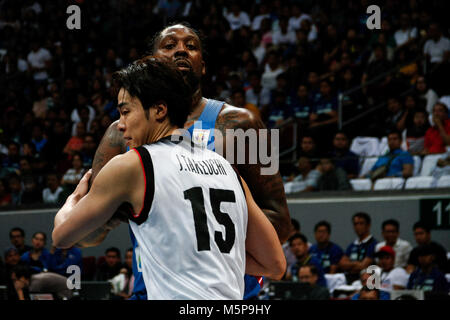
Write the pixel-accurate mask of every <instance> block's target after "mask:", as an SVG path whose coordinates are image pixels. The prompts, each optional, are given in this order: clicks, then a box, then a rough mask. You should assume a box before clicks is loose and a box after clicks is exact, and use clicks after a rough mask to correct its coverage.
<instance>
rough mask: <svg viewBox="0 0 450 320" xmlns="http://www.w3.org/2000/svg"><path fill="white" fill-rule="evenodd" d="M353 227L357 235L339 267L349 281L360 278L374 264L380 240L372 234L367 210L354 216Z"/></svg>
mask: <svg viewBox="0 0 450 320" xmlns="http://www.w3.org/2000/svg"><path fill="white" fill-rule="evenodd" d="M352 222H353V229H354V231H355V233H356V235H357V238H356V240H355V241H353V242H352V243H350V244H349V245H348V247H347V250H345V254H344V255H343V256H342V258H341V261H339V268H340V269H341V270H343V271H344V272H345V276H346V278H347V282H348V283H352V282H353V281H356V280H358V279H359V274H360V272H361V271H362V270H364V269H366V268H367V267H368V266H370V265H372V264H374V257H375V246H376V245H377V243H378V241H377V240H376V239H375V238H374V237H373V236H372V235H371V234H370V225H371V218H370V216H369V215H368V214H367V213H365V212H357V213H355V214H354V215H353V217H352Z"/></svg>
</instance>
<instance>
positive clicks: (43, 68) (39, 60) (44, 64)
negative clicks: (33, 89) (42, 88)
mask: <svg viewBox="0 0 450 320" xmlns="http://www.w3.org/2000/svg"><path fill="white" fill-rule="evenodd" d="M51 60H52V55H51V54H50V51H48V50H47V49H45V48H43V47H42V46H41V45H40V44H39V42H38V41H36V40H34V41H32V43H31V51H30V53H28V56H27V61H28V66H29V70H30V72H31V74H32V75H33V79H34V81H36V82H45V81H46V80H47V79H48V73H47V70H48V68H49V67H50V63H51Z"/></svg>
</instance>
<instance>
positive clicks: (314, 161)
mask: <svg viewBox="0 0 450 320" xmlns="http://www.w3.org/2000/svg"><path fill="white" fill-rule="evenodd" d="M297 154H298V158H299V159H300V157H307V158H309V159H310V161H311V165H312V167H313V168H315V167H316V166H317V165H318V164H319V158H320V154H319V151H318V148H317V143H316V141H315V139H314V137H313V136H312V135H311V134H308V133H307V134H305V135H303V137H302V138H301V139H300V149H299V150H298V153H297Z"/></svg>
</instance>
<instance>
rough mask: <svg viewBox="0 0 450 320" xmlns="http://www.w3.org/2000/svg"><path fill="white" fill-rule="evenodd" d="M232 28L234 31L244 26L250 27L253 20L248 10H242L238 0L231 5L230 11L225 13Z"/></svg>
mask: <svg viewBox="0 0 450 320" xmlns="http://www.w3.org/2000/svg"><path fill="white" fill-rule="evenodd" d="M225 18H226V19H227V21H228V23H229V24H230V29H231V30H232V31H235V30H239V29H240V28H242V27H243V26H246V27H250V25H251V22H250V18H249V16H248V14H247V12H245V11H242V10H241V7H240V5H239V4H238V2H237V1H234V2H233V4H231V6H230V12H228V13H227V14H226V15H225Z"/></svg>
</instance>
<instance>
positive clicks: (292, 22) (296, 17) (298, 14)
mask: <svg viewBox="0 0 450 320" xmlns="http://www.w3.org/2000/svg"><path fill="white" fill-rule="evenodd" d="M303 20H309V21H311V22H312V19H311V16H310V15H309V14H306V13H303V12H302V10H301V9H300V6H299V4H297V3H296V4H293V5H292V17H290V18H289V22H288V24H289V26H288V29H289V31H297V30H299V29H300V28H301V26H302V21H303Z"/></svg>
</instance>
